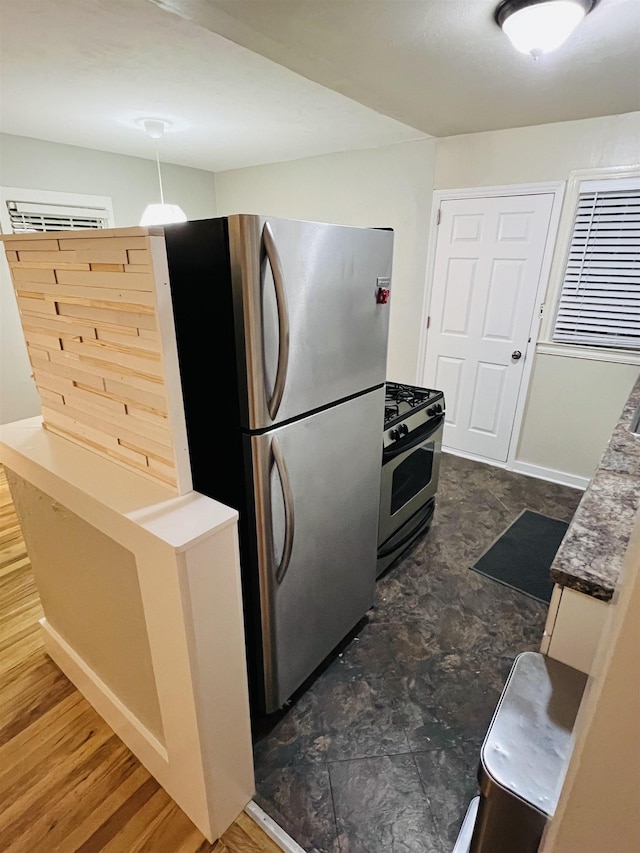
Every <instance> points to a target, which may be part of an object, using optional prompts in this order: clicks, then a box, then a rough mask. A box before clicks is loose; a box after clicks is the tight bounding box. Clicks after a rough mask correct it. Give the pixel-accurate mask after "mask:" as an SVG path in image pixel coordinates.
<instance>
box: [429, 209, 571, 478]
mask: <svg viewBox="0 0 640 853" xmlns="http://www.w3.org/2000/svg"><path fill="white" fill-rule="evenodd" d="M553 201H554V195H553V193H540V194H531V195H529V194H527V195H519V196H499V197H495V196H494V197H481V198H464V199H448V200H443V201H442V203H441V207H440V224H439V226H438V235H437V243H436V251H435V262H434V272H433V285H432V294H431V305H430V309H429V316H430V325H429V331H428V332H427V344H426V357H425V371H424V376H425V385H427V386H428V387H430V388H437V389H440V390H442V391H444V394H445V403H446V421H445V428H444V438H443V447H444V448H445V449H447V448H449V449H451V450H453V451H455V450H458V451H461V452H463V453H469V454H471V455H474V456H482V457H485V458H487V459H490V460H492V461H496V462H506V460H507V456H508V453H509V445H510V442H511V439H512V432H513V425H514V420H515V415H516V407H517V403H518V394H519V393H520V387H521V381H522V376H523V371H524V365H525V359H526V358H527V348H528V342H529V334H530V329H531V324H532V320H533V315H534V312H535V311H536V310H537V304H536V303H537V300H536V295H537V292H538V286H539V283H540V275H541V271H542V268H543V261H544V257H545V247H546V244H547V240H548V237H549V230H550V221H551V211H552V207H553ZM533 345H535V342H534V344H533ZM533 345H532V346H533Z"/></svg>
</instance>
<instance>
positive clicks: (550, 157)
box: [435, 112, 640, 478]
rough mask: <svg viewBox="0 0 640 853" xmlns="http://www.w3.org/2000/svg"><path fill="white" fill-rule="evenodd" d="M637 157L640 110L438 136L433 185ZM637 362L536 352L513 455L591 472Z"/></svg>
mask: <svg viewBox="0 0 640 853" xmlns="http://www.w3.org/2000/svg"><path fill="white" fill-rule="evenodd" d="M638 163H640V112H636V113H627V114H625V115H619V116H606V117H601V118H595V119H585V120H583V121H570V122H562V123H557V124H547V125H540V126H538V127H521V128H511V129H509V130H500V131H493V132H488V133H473V134H467V135H463V136H454V137H448V138H446V139H439V140H438V145H437V158H436V171H435V188H436V189H438V190H445V189H460V188H466V187H481V186H502V185H507V184H516V183H535V182H539V181H567V180H568V179H569V174H570V172H571V171H572V170H574V169H590V168H602V167H608V166H629V165H636V164H638ZM565 249H566V247H564V246H558V247H557V251H559V252H563V251H564V250H565ZM547 310H553V306H547ZM639 370H640V367H637V366H636V367H633V366H630V365H629V364H614V363H603V362H597V361H593V360H586V359H583V358H573V357H571V358H569V357H568V356H567V355H563V354H554V355H549V354H546V355H541V354H537V356H536V361H535V363H534V369H533V374H532V379H531V383H530V386H529V395H528V399H527V408H526V412H525V418H524V423H523V427H522V432H521V436H520V442H519V446H518V452H517V459H518V461H520V462H526V463H527V464H528V465H530V466H534V467H538V468H539V469H540V473H543V472H544V471H547V472H549V471H556V472H560V473H567V474H570V475H573V476H575V477H584V478H589V477H591V475H592V474H593V471H594V469H595V467H596V465H597V463H598V461H599V458H600V455H601V453H602V451H603V450H604V447H605V445H606V442H607V439H608V436H609V435H610V433H611V431H612V429H613V427H614V426H615V424H616V422H617V420H618V417H619V415H620V412H621V410H622V406H623V405H624V402H625V401H626V398H627V395H628V393H629V390H630V388H631V386H632V385H633V382H634V381H635V378H636V377H637V375H638V371H639ZM596 395H597V396H596Z"/></svg>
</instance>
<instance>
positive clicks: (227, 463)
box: [164, 218, 264, 713]
mask: <svg viewBox="0 0 640 853" xmlns="http://www.w3.org/2000/svg"><path fill="white" fill-rule="evenodd" d="M164 231H165V243H166V250H167V262H168V267H169V280H170V287H171V299H172V302H173V313H174V319H175V329H176V340H177V347H178V361H179V365H180V377H181V384H182V395H183V400H184V408H185V419H186V425H187V438H188V442H189V454H190V459H191V473H192V477H193V488H194V489H195V490H196V491H197V492H200V493H201V494H204V495H207V496H208V497H210V498H213V499H214V500H218V501H220V502H221V503H224V504H225V505H226V506H230V507H232V508H233V509H236V510H237V511H238V513H239V523H238V530H239V538H240V564H241V574H242V588H243V605H244V621H245V639H246V644H247V667H248V674H249V697H250V703H251V708H252V711H253V713H256V712H258V713H259V712H260V709H261V708H263V707H264V686H263V685H264V680H263V665H262V639H261V637H262V632H261V615H260V592H259V582H258V573H257V568H256V567H257V564H258V563H257V546H256V537H255V508H254V497H253V489H252V488H251V483H252V476H251V473H250V471H251V469H250V460H247V459H245V458H244V455H243V442H242V433H241V431H240V415H239V411H240V401H239V397H238V393H239V392H238V372H237V371H238V365H237V357H236V341H235V337H234V315H233V293H232V286H231V266H230V256H229V240H228V226H227V220H226V219H225V218H216V219H202V220H194V221H191V222H186V223H180V224H176V225H168V226H165V229H164Z"/></svg>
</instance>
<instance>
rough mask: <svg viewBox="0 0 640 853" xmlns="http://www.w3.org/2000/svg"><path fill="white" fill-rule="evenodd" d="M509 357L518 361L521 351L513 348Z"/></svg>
mask: <svg viewBox="0 0 640 853" xmlns="http://www.w3.org/2000/svg"><path fill="white" fill-rule="evenodd" d="M511 358H512V359H513V360H514V361H519V359H521V358H522V353H521V352H520V350H519V349H514V351H513V352H512V353H511Z"/></svg>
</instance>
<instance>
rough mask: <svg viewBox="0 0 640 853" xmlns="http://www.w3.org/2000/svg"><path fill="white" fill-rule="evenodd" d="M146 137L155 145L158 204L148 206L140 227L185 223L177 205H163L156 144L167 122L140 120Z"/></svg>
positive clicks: (167, 125) (157, 119)
mask: <svg viewBox="0 0 640 853" xmlns="http://www.w3.org/2000/svg"><path fill="white" fill-rule="evenodd" d="M140 124H141V125H142V127H144V129H145V131H146V134H147V136H149V137H150V138H151V139H153V140H154V142H155V144H156V164H157V166H158V183H159V184H160V203H159V204H158V203H155V204H148V205H147V206H146V208H145V210H144V213H143V214H142V218H141V219H140V225H168V224H169V223H170V222H186V221H187V217H186V215H185V213H184V211H183V210H182V208H180V207H178V205H177V204H165V200H164V191H163V189H162V173H161V171H160V154H159V151H158V143H159V141H160V139H162V137H163V136H164V132H165V130H166V129H167V128H168V127H169V122H167V121H165V120H164V119H161V118H145V119H141V120H140Z"/></svg>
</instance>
